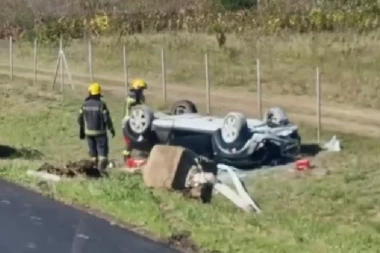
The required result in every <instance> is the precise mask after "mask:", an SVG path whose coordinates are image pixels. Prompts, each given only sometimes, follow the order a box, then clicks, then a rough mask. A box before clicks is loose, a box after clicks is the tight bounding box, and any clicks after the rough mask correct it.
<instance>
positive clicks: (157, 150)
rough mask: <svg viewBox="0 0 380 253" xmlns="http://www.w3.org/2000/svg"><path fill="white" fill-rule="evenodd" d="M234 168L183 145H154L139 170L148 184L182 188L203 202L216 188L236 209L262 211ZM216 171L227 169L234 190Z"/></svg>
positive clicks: (167, 187)
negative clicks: (223, 181)
mask: <svg viewBox="0 0 380 253" xmlns="http://www.w3.org/2000/svg"><path fill="white" fill-rule="evenodd" d="M234 169H235V168H233V167H230V166H226V165H223V164H218V165H217V164H215V163H213V162H211V161H208V160H207V159H204V158H200V157H198V156H197V155H196V154H195V153H193V152H192V151H190V150H188V149H185V148H183V147H178V146H167V145H155V146H154V147H153V149H152V151H151V154H150V156H149V158H148V161H147V163H146V165H145V166H144V167H142V169H141V170H142V174H143V180H144V183H145V185H146V186H147V187H150V188H166V189H170V190H177V191H181V192H182V193H184V195H185V196H187V197H192V198H200V199H201V200H202V201H203V202H209V201H210V200H211V195H212V189H213V188H215V190H217V191H218V192H219V193H221V194H222V195H224V196H225V197H226V198H228V199H229V200H231V201H232V202H233V203H234V204H235V205H236V206H238V207H239V208H241V209H243V210H245V211H256V212H258V213H259V212H261V210H260V209H259V207H258V206H257V205H256V204H255V202H254V201H253V200H252V199H251V197H250V196H249V195H248V193H247V190H246V189H245V187H244V184H243V182H242V181H241V179H240V178H239V177H238V176H237V174H236V173H235V172H234ZM218 171H221V172H223V171H225V172H227V174H228V175H229V176H230V177H231V179H232V182H233V184H234V185H235V187H236V189H237V192H235V191H233V190H232V189H231V188H230V187H229V186H227V185H225V184H223V183H222V182H221V181H220V180H219V179H218V175H217V174H218Z"/></svg>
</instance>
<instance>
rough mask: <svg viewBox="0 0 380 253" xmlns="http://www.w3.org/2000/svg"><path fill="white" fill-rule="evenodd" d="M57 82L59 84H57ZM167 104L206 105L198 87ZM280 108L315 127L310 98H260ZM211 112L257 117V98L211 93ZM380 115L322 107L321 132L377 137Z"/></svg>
mask: <svg viewBox="0 0 380 253" xmlns="http://www.w3.org/2000/svg"><path fill="white" fill-rule="evenodd" d="M0 73H2V74H8V73H9V66H8V65H0ZM14 74H15V75H16V76H19V77H23V78H28V79H32V78H33V69H32V68H28V67H23V66H15V67H14ZM53 76H54V72H52V71H50V70H46V69H45V70H44V69H39V70H38V80H43V81H52V80H53ZM72 77H73V81H74V83H75V84H76V85H85V84H87V83H88V81H89V80H90V78H89V76H88V75H86V74H81V73H72ZM96 80H99V82H101V83H103V84H104V86H105V89H106V90H108V91H110V92H112V93H114V94H115V95H117V96H123V95H124V92H123V91H124V81H123V79H122V78H119V77H115V76H102V75H97V76H96ZM58 81H59V80H58ZM158 82H159V81H156V83H155V82H153V81H152V82H150V83H149V85H150V86H149V87H150V88H149V91H148V93H147V95H148V96H151V97H154V98H155V99H156V100H157V99H159V98H160V97H162V95H161V94H162V89H161V87H160V85H159V84H157V83H158ZM167 94H168V100H169V101H174V100H178V99H189V100H192V101H194V102H195V103H196V104H197V105H199V106H200V107H204V106H205V103H206V94H205V92H204V91H203V89H202V88H200V87H189V86H185V85H172V84H167ZM274 105H279V106H282V107H283V108H285V109H286V111H287V112H288V115H289V117H290V118H291V120H292V121H294V122H296V123H301V122H302V123H305V124H308V125H316V106H315V105H316V100H315V98H313V97H306V96H289V95H284V96H282V95H270V96H269V95H267V94H265V95H263V108H264V109H265V108H268V107H270V106H274ZM211 108H212V112H218V113H220V112H223V113H225V112H228V111H234V110H236V111H241V112H243V113H245V114H246V115H247V116H256V117H257V116H258V112H257V100H256V94H255V93H253V92H248V91H247V92H239V91H231V90H228V89H227V88H224V89H221V88H220V89H217V90H212V92H211ZM379 115H380V113H378V112H377V110H373V109H369V108H357V107H356V108H355V107H351V106H347V105H341V104H333V103H323V105H322V125H323V128H325V129H329V130H332V131H334V130H336V131H339V132H345V133H353V134H357V135H362V136H370V137H380V117H378V116H379Z"/></svg>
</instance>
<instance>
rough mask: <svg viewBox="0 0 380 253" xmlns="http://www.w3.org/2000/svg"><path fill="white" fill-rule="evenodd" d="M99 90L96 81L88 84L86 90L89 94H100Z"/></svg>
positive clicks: (100, 89)
mask: <svg viewBox="0 0 380 253" xmlns="http://www.w3.org/2000/svg"><path fill="white" fill-rule="evenodd" d="M101 91H102V88H101V87H100V84H98V83H92V84H90V86H88V92H89V93H90V95H94V96H95V95H100V93H101Z"/></svg>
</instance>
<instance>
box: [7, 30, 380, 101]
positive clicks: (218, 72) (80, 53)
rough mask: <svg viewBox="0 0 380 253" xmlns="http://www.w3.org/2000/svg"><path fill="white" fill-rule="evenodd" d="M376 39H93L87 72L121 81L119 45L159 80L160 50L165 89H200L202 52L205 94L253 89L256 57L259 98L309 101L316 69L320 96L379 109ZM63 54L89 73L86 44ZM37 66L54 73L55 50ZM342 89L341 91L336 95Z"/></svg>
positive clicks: (21, 61) (25, 51) (43, 52)
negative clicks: (206, 62) (207, 85)
mask: <svg viewBox="0 0 380 253" xmlns="http://www.w3.org/2000/svg"><path fill="white" fill-rule="evenodd" d="M379 41H380V34H378V33H371V34H367V35H362V36H359V35H357V34H355V33H342V34H332V33H320V34H305V35H294V34H293V35H292V34H288V35H278V36H268V37H265V36H255V34H246V35H245V36H234V35H227V42H226V45H225V47H223V48H219V47H218V43H217V39H216V37H215V36H214V35H206V34H185V33H179V34H170V33H166V34H157V35H142V36H140V35H136V36H129V37H126V38H121V40H120V41H118V40H117V39H116V38H115V37H109V38H104V37H101V38H100V39H99V40H94V41H93V71H94V74H95V77H96V76H100V75H108V76H112V77H120V78H123V58H122V54H123V49H122V44H123V42H124V43H125V44H126V46H127V52H128V65H129V73H130V77H136V76H139V77H143V78H147V79H148V80H150V81H151V83H155V84H160V83H161V49H162V48H163V49H165V53H166V72H167V82H168V84H170V85H173V84H181V85H186V86H203V87H204V85H205V66H204V54H205V52H208V53H209V60H210V67H209V69H210V80H211V86H212V89H217V88H220V87H227V88H231V89H236V90H244V91H255V89H256V82H257V81H256V59H257V58H258V59H260V61H261V66H260V69H261V81H262V85H263V88H262V89H263V94H264V95H267V94H269V95H270V94H287V95H295V96H298V95H307V96H314V95H315V93H316V88H315V78H316V77H315V69H316V67H317V66H319V67H320V68H321V74H322V99H323V100H325V101H329V102H339V103H347V104H350V105H357V106H364V107H375V108H379V107H380V100H379V98H378V96H377V91H378V88H379V87H378V86H379V84H378V79H379V75H378V69H379V68H380V66H379V62H380V59H379V56H378V54H377V52H378V51H379V45H380V43H379ZM8 44H9V43H8V42H7V41H3V42H2V43H1V47H0V62H1V63H2V64H3V65H4V64H8V62H9V56H8V51H9V50H8ZM65 53H66V56H67V59H68V61H69V65H70V68H71V69H72V71H74V72H79V73H89V70H88V48H87V42H86V41H78V40H76V41H73V42H71V43H70V44H68V45H66V47H65ZM38 56H39V59H38V67H39V68H42V69H49V70H51V71H54V68H55V62H56V59H57V48H54V47H49V48H48V47H47V46H41V47H40V48H39V49H38ZM14 64H15V65H16V66H17V65H23V66H29V67H32V66H33V45H32V43H28V42H23V43H22V42H20V43H17V44H15V45H14ZM343 91H344V92H343Z"/></svg>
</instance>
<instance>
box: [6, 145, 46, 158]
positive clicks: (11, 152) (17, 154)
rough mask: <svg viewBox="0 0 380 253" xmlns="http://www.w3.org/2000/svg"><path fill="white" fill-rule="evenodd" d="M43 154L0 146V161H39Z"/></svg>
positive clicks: (33, 150)
mask: <svg viewBox="0 0 380 253" xmlns="http://www.w3.org/2000/svg"><path fill="white" fill-rule="evenodd" d="M42 157H43V154H42V153H41V152H40V151H38V150H36V149H29V148H20V149H16V148H14V147H11V146H7V145H0V159H16V158H23V159H41V158H42Z"/></svg>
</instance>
